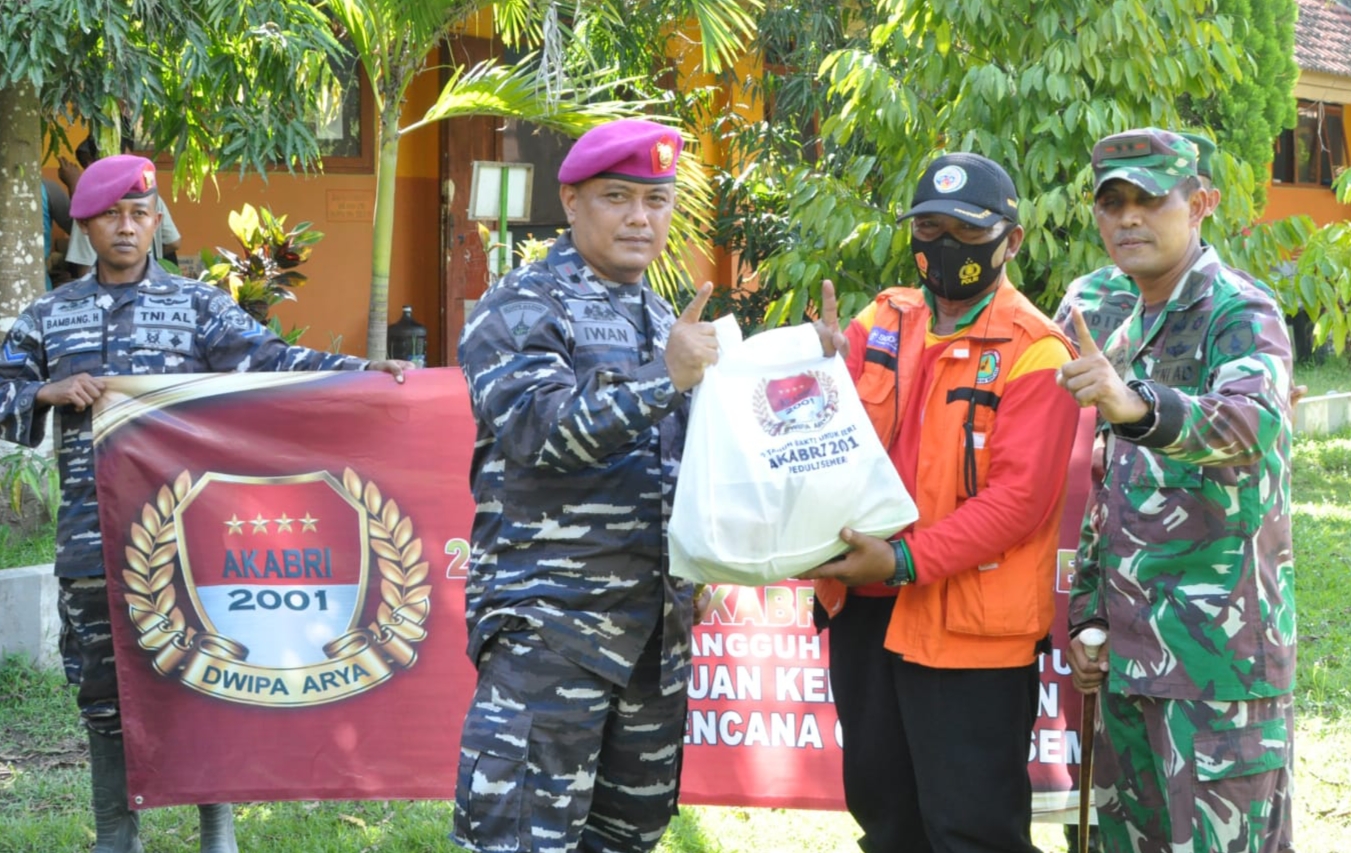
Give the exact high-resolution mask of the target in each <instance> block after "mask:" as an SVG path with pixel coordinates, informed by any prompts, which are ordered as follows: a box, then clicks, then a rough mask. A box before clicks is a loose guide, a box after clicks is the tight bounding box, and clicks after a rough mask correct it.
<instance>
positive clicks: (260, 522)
mask: <svg viewBox="0 0 1351 853" xmlns="http://www.w3.org/2000/svg"><path fill="white" fill-rule="evenodd" d="M249 524H252V525H253V532H254V534H255V535H256V534H259V533H266V532H267V525H268V524H269V522H268V520H267V519H266V518H263V514H262V513H261V512H260V513H258V516H257V518H251V519H249Z"/></svg>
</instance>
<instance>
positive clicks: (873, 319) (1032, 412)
mask: <svg viewBox="0 0 1351 853" xmlns="http://www.w3.org/2000/svg"><path fill="white" fill-rule="evenodd" d="M931 318H932V314H931V312H930V310H929V307H928V305H927V304H926V303H925V300H924V295H923V293H922V292H921V291H920V290H917V289H911V288H892V289H890V290H886V291H884V292H882V293H881V294H879V295H878V297H877V299H876V301H874V302H873V304H872V305H870V306H869V307H868V308H866V309H864V311H863V312H862V313H861V314H859V316H858V317H856V318H855V319H854V320H853V322H851V323H850V325H849V328H848V330H847V332H846V334H847V336H848V338H849V344H850V355H849V358H848V364H849V370H850V373H851V375H852V376H853V377H854V381H855V384H856V386H857V388H858V392H859V397H860V398H861V399H862V401H863V405H864V407H865V408H866V409H867V411H868V415H869V417H870V419H871V420H872V423H873V426H874V427H875V428H876V430H877V434H878V436H880V437H881V439H882V444H883V446H884V447H886V448H887V450H888V453H889V455H890V456H891V458H892V461H893V463H897V469H898V471H899V472H900V474H901V479H902V480H903V481H904V482H905V485H906V488H907V489H909V490H910V494H911V495H912V496H913V497H914V499H915V503H916V505H917V506H918V508H919V520H918V521H916V522H915V524H914V525H912V526H911V527H909V528H908V529H906V530H904V531H902V533H901V534H900V537H899V538H901V539H902V540H904V542H905V544H906V547H907V548H908V549H909V552H910V556H911V562H912V564H913V567H914V571H915V581H914V583H911V584H909V585H907V586H905V587H902V588H901V589H900V592H899V594H897V595H896V605H895V610H894V611H893V614H892V618H891V623H890V626H889V628H888V630H887V637H886V647H887V648H888V649H889V650H891V651H893V652H896V653H897V654H900V655H901V656H903V657H904V658H905V659H906V660H909V661H912V662H914V663H918V664H921V665H924V666H930V667H936V668H949V669H976V668H1000V667H1013V666H1023V665H1026V664H1029V663H1031V662H1032V661H1033V659H1034V657H1035V654H1036V652H1035V649H1036V645H1037V643H1038V641H1039V640H1041V639H1042V638H1043V637H1045V636H1046V635H1047V633H1048V631H1049V630H1050V627H1051V620H1052V619H1053V618H1054V614H1055V600H1054V585H1055V571H1056V550H1057V545H1058V539H1059V523H1060V515H1061V510H1062V506H1063V504H1064V500H1065V482H1066V477H1065V471H1066V468H1067V466H1068V465H1069V459H1070V452H1071V450H1072V447H1073V443H1074V433H1075V426H1076V424H1077V422H1078V405H1077V404H1076V402H1075V401H1074V398H1073V397H1071V396H1070V395H1069V394H1068V393H1067V392H1065V391H1064V390H1063V389H1061V388H1060V387H1059V386H1057V385H1056V382H1055V374H1056V370H1057V368H1059V367H1060V365H1061V364H1063V363H1065V362H1066V361H1067V360H1069V359H1070V358H1071V357H1072V356H1071V352H1072V350H1071V345H1070V343H1069V341H1068V340H1067V339H1066V338H1065V336H1064V334H1063V333H1062V332H1061V331H1060V329H1059V328H1057V327H1056V326H1055V325H1054V324H1053V323H1052V322H1051V321H1050V320H1049V319H1048V318H1047V317H1046V316H1045V315H1043V314H1042V313H1041V312H1040V311H1038V310H1037V308H1036V307H1035V306H1034V305H1033V304H1032V303H1031V302H1030V301H1029V300H1028V299H1027V298H1026V297H1024V296H1023V295H1022V294H1021V293H1019V292H1018V291H1017V290H1016V289H1015V288H1014V287H1013V286H1012V285H1011V284H1009V283H1008V282H1007V280H1005V281H1004V282H1002V283H1001V285H1000V286H999V288H998V289H997V290H996V291H995V294H994V297H993V299H992V300H991V301H990V302H989V303H988V304H987V305H986V307H985V309H984V310H983V311H982V312H981V313H980V314H979V315H978V316H977V317H976V318H975V320H974V321H973V322H971V323H970V324H969V325H968V326H966V327H965V328H961V329H959V330H958V331H957V332H956V333H955V334H953V335H950V336H946V337H939V336H936V335H934V334H933V333H932V332H931V331H930V321H931ZM924 377H927V381H924ZM921 381H923V386H922V387H919V386H920V382H921ZM915 394H919V395H922V397H921V398H920V399H912V395H915ZM907 412H911V413H912V415H913V414H919V415H920V417H921V421H920V423H919V424H912V425H911V428H909V429H903V428H902V427H903V424H902V420H903V418H904V417H905V414H906V413H907ZM903 435H904V436H905V437H906V441H907V442H914V441H915V440H916V438H917V439H918V447H910V448H908V449H907V448H905V447H903V446H902V441H901V438H902V436H903ZM902 460H908V462H906V463H905V464H901V463H902ZM907 469H909V470H907ZM884 590H885V592H884ZM854 592H855V593H856V594H864V595H868V594H873V595H876V594H879V593H882V594H886V593H889V592H891V589H890V588H883V587H881V585H874V586H872V587H864V588H859V589H856V590H854ZM843 593H844V587H843V586H842V585H840V584H839V583H838V582H833V581H831V582H824V583H823V582H818V584H817V596H818V599H819V600H820V602H821V604H822V606H823V607H825V609H826V611H827V613H829V614H831V615H834V614H835V613H838V612H839V609H840V607H842V606H843V603H844V601H843Z"/></svg>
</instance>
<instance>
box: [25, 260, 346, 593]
mask: <svg viewBox="0 0 1351 853" xmlns="http://www.w3.org/2000/svg"><path fill="white" fill-rule="evenodd" d="M365 366H366V360H365V359H360V358H354V357H352V356H345V355H336V354H332V353H324V352H319V351H317V350H312V349H309V348H307V347H298V346H287V345H286V343H285V342H284V341H282V340H281V338H279V337H277V336H276V335H275V334H273V333H272V332H271V331H269V330H268V329H267V328H266V327H265V326H263V325H261V324H259V323H258V322H257V321H256V320H254V319H253V318H252V317H250V316H249V315H248V314H247V313H245V311H244V310H243V309H241V308H240V307H239V306H238V305H236V304H235V301H234V299H232V298H231V297H230V294H229V293H227V292H225V291H224V290H221V289H220V288H218V287H214V286H212V285H207V284H202V283H200V282H196V281H193V280H191V279H186V278H181V277H179V276H173V275H170V274H168V273H167V272H165V271H164V270H163V269H161V268H160V267H159V266H158V265H156V264H154V263H151V264H149V265H148V268H147V271H146V278H145V279H144V280H142V281H141V282H140V283H139V284H134V285H132V284H126V285H112V286H109V285H103V284H100V283H99V281H98V279H97V278H96V277H95V274H94V273H90V274H89V275H86V276H85V277H84V278H81V279H79V280H77V281H73V282H71V283H69V284H66V285H64V286H62V287H60V288H58V289H56V290H54V291H52V292H50V293H47V294H44V295H43V296H41V297H39V298H38V299H37V300H36V301H35V302H33V304H32V305H29V306H28V307H27V308H26V309H24V311H23V313H21V314H20V315H19V318H18V319H17V320H16V321H15V322H14V325H13V326H11V327H10V330H9V334H8V336H7V337H6V338H5V343H4V348H3V349H0V437H3V438H5V439H7V440H9V441H13V442H16V443H18V444H25V445H28V446H30V447H33V446H36V445H37V444H39V443H40V442H41V441H42V438H43V433H44V429H45V424H46V414H47V407H45V406H40V405H38V403H37V399H36V398H37V393H38V389H39V388H41V387H42V386H43V385H44V384H46V383H48V382H59V381H61V380H62V379H66V378H68V377H70V376H74V375H76V374H79V373H88V374H90V375H91V376H129V375H142V374H162V373H208V372H221V373H224V372H232V371H273V370H360V369H362V368H364V367H365ZM92 422H93V409H92V408H87V409H85V410H84V411H82V412H77V411H76V410H75V409H74V408H73V407H70V406H58V407H57V408H56V412H55V415H54V418H53V429H54V433H55V434H54V436H53V444H54V445H55V446H56V460H57V467H58V468H59V470H60V472H61V507H60V510H59V511H58V513H57V521H56V574H57V575H58V576H60V577H68V578H75V577H97V576H99V575H102V574H103V550H102V539H101V537H100V535H99V522H98V504H97V502H96V500H95V493H94V451H93V427H92Z"/></svg>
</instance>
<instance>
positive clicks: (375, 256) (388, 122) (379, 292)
mask: <svg viewBox="0 0 1351 853" xmlns="http://www.w3.org/2000/svg"><path fill="white" fill-rule="evenodd" d="M385 109H386V110H387V112H388V113H389V114H387V115H383V116H381V119H380V152H379V163H378V164H377V165H376V172H375V227H374V230H375V239H374V247H373V250H372V252H371V303H370V314H369V315H368V318H367V323H368V325H367V326H366V358H369V359H371V360H372V361H380V360H382V359H384V358H386V357H387V355H386V336H387V335H388V334H389V268H390V261H391V257H392V255H393V248H394V188H395V186H397V184H398V179H399V110H398V108H397V107H390V106H386V108H385Z"/></svg>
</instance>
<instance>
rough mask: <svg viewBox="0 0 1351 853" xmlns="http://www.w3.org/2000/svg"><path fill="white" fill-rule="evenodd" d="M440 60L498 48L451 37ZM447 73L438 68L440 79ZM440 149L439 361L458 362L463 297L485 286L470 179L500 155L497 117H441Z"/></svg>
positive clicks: (450, 61)
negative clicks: (479, 163) (472, 215)
mask: <svg viewBox="0 0 1351 853" xmlns="http://www.w3.org/2000/svg"><path fill="white" fill-rule="evenodd" d="M442 53H443V56H444V57H445V63H444V64H445V65H448V66H451V67H457V68H461V67H463V68H468V67H472V66H473V65H476V64H477V63H479V62H482V61H483V60H485V59H488V58H490V57H492V56H501V50H500V48H498V46H497V45H495V44H494V42H493V40H492V39H484V38H472V37H469V36H456V37H453V38H451V39H450V40H449V41H448V42H447V43H446V44H445V46H444V47H443V48H442ZM447 73H448V72H443V84H444V79H445V78H446V76H447ZM445 124H446V129H445V133H444V134H443V135H442V138H443V139H444V140H445V146H444V147H443V148H442V151H441V187H442V192H441V234H442V269H443V270H444V278H445V281H444V285H443V287H442V291H441V292H442V293H443V294H444V297H443V298H444V302H443V304H444V306H445V309H444V310H443V311H442V312H441V322H442V329H441V350H442V351H441V359H442V360H441V363H442V364H459V361H458V359H457V358H456V356H455V349H456V346H457V345H458V344H459V340H460V330H461V329H463V328H464V318H465V302H466V300H468V301H469V302H470V303H471V304H472V303H473V301H474V300H477V299H478V298H479V297H480V296H482V295H483V291H484V289H485V288H487V286H488V259H487V256H486V255H485V254H484V251H483V242H482V240H480V239H479V236H478V225H477V224H476V223H475V222H474V221H472V220H470V219H469V217H468V212H469V182H470V179H471V178H472V177H473V169H474V167H473V163H474V161H475V160H501V159H502V156H501V146H502V140H501V137H502V135H501V133H500V132H499V131H498V129H499V127H500V126H501V120H500V119H497V118H493V117H487V116H482V117H473V118H459V119H450V120H447V121H446V123H445Z"/></svg>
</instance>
